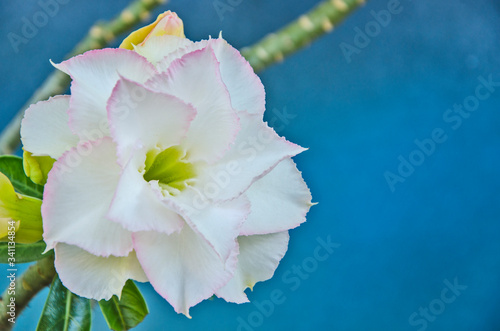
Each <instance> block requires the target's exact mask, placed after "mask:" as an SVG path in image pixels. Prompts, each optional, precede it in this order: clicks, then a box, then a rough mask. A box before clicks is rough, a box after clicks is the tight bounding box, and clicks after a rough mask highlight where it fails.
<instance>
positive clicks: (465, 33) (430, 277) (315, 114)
mask: <svg viewBox="0 0 500 331" xmlns="http://www.w3.org/2000/svg"><path fill="white" fill-rule="evenodd" d="M127 3H128V0H115V1H107V2H103V1H97V0H87V1H76V0H73V1H69V3H68V4H65V5H61V8H60V10H59V13H58V14H57V15H56V16H54V17H53V18H50V20H49V22H48V24H47V25H46V26H44V27H43V28H41V29H40V31H39V32H38V34H37V35H36V36H35V37H34V38H32V39H31V40H29V42H28V43H27V44H26V45H24V44H22V45H20V47H19V52H18V53H15V52H14V50H13V48H12V47H11V45H10V43H9V40H8V38H7V34H8V33H9V32H14V33H17V34H21V32H20V31H21V27H22V24H23V23H22V21H21V19H22V17H23V16H26V17H28V18H30V17H32V16H33V15H34V14H35V13H36V12H38V11H40V6H39V5H38V4H37V1H35V0H25V1H22V2H21V1H14V0H3V1H2V2H1V4H0V55H1V60H2V64H1V69H0V70H1V72H0V86H1V88H0V100H1V103H0V109H1V118H0V127H4V126H5V125H6V124H7V122H8V121H9V120H10V118H11V117H12V116H13V115H14V114H15V112H16V111H17V109H18V108H19V107H21V106H22V105H23V103H24V102H25V101H26V100H27V98H28V97H29V96H30V95H31V94H32V93H33V91H34V90H35V88H36V87H37V86H39V85H40V84H41V82H42V81H43V79H44V78H45V77H46V76H47V75H48V74H49V72H50V71H51V70H52V67H51V66H50V64H49V61H48V60H49V59H52V60H54V61H55V62H58V61H61V60H62V59H63V57H64V55H65V54H66V53H67V52H68V51H69V50H70V49H71V48H72V47H73V46H74V45H75V43H76V42H77V41H79V40H80V39H81V38H82V37H83V35H84V34H85V33H86V31H87V30H88V28H89V26H91V24H93V23H94V22H95V21H96V20H98V19H109V18H111V17H113V16H114V15H115V14H116V13H118V12H119V11H120V9H121V8H123V7H124V6H125V5H126V4H127ZM315 3H317V1H316V0H293V1H292V0H289V1H264V0H243V1H242V2H241V4H240V5H238V6H236V7H235V8H234V10H233V11H232V12H226V13H225V14H224V16H223V19H222V20H221V19H220V17H219V16H218V14H217V12H216V10H215V9H214V7H213V3H212V1H180V0H172V1H171V2H170V4H168V5H166V6H163V8H161V9H158V10H157V11H155V13H153V14H154V15H156V14H158V13H159V12H160V11H163V10H165V9H171V10H174V11H176V12H177V13H178V14H179V16H180V17H181V18H182V19H183V20H184V23H185V27H186V35H187V36H188V37H190V38H191V39H193V40H200V39H206V38H207V37H208V35H212V36H217V35H218V33H219V31H220V30H222V31H223V34H224V37H225V38H226V39H227V40H228V41H229V42H231V43H232V44H233V45H234V46H235V47H237V48H241V47H243V46H247V45H250V44H252V43H253V42H256V41H257V40H259V39H260V38H261V37H262V36H264V35H265V34H266V33H269V32H271V31H274V30H276V29H278V28H280V27H281V26H283V25H284V24H286V23H288V22H290V21H291V20H293V19H295V18H296V17H298V16H299V15H300V14H301V13H303V12H305V11H307V10H309V9H310V8H312V7H313V6H314V4H315ZM387 3H388V1H387V0H372V1H369V2H368V3H367V5H366V6H365V7H364V8H362V9H361V10H359V11H357V12H356V13H355V14H354V15H352V16H351V17H349V18H348V20H347V21H346V22H345V23H344V24H342V25H341V26H338V27H336V29H335V31H334V32H333V33H332V34H330V35H328V36H325V37H323V38H322V39H320V40H319V41H317V42H316V43H314V44H313V45H312V46H311V47H309V48H307V49H305V50H303V51H301V52H300V53H298V54H296V55H294V56H292V57H290V58H288V59H287V60H286V61H285V62H284V63H282V64H278V65H275V66H273V67H271V68H269V69H268V70H266V71H264V72H262V73H261V74H260V76H261V78H262V81H263V83H264V85H265V87H266V92H267V105H268V106H267V108H268V112H267V115H266V116H267V120H269V121H270V120H272V119H273V118H274V117H275V116H276V111H273V109H276V110H277V111H280V112H282V111H283V110H284V109H286V111H287V112H288V113H289V114H291V115H295V116H296V117H294V118H293V119H290V120H289V122H288V123H282V122H279V121H277V122H275V123H277V124H276V128H277V129H279V133H280V134H281V135H284V136H286V137H287V138H288V139H289V140H291V141H294V142H296V143H299V144H301V145H302V146H306V147H309V148H310V150H309V151H307V152H305V153H303V154H301V155H300V156H298V157H296V158H295V160H296V162H297V163H298V166H299V169H301V170H302V171H303V176H304V178H305V179H306V181H307V183H308V184H309V186H310V188H311V191H312V193H313V197H314V200H315V201H318V202H319V205H317V206H315V207H313V208H312V210H311V212H310V213H309V216H308V221H307V223H305V224H303V225H302V226H301V227H299V228H298V229H295V230H293V231H291V242H290V247H289V250H288V253H287V255H286V256H285V258H284V259H283V261H282V263H281V264H280V266H279V268H278V270H277V272H276V274H275V276H274V278H273V279H272V280H270V281H267V282H265V283H259V284H257V285H256V286H255V288H254V291H253V292H250V293H249V297H250V299H251V300H252V301H254V302H259V303H261V302H263V301H264V300H269V299H270V297H271V293H273V291H274V290H277V291H281V292H282V293H283V296H284V297H285V298H286V299H285V300H284V302H283V303H281V304H279V305H275V307H274V308H273V312H272V313H271V314H267V315H268V316H264V315H263V314H261V313H259V311H258V310H257V308H256V306H255V305H254V304H252V303H250V304H244V305H236V304H229V303H225V302H224V301H223V300H219V299H216V300H214V301H205V302H203V303H201V304H199V305H197V306H196V307H194V308H193V309H192V310H191V315H192V316H193V319H192V320H189V319H187V318H185V317H184V316H183V315H177V314H176V313H175V312H174V311H173V309H172V308H171V306H170V305H169V304H168V303H167V302H166V301H164V300H163V299H162V298H161V297H159V296H158V295H157V294H156V293H155V292H154V291H153V290H152V288H151V287H150V286H149V285H141V289H142V290H143V293H144V294H145V296H146V299H147V301H148V304H149V307H150V311H151V314H150V315H149V316H148V317H147V318H146V320H145V322H144V323H142V324H141V325H140V326H139V327H137V328H136V329H137V330H167V329H168V330H236V329H237V328H238V327H239V326H240V330H250V329H255V330H419V329H421V330H424V329H428V330H500V314H499V308H500V281H499V280H500V278H499V276H500V262H499V261H500V256H499V253H500V240H499V239H500V222H499V214H500V213H499V211H500V210H499V209H500V208H499V206H500V192H499V186H500V177H499V170H498V169H499V168H500V157H499V149H500V133H499V132H500V131H499V127H500V115H499V105H500V87H497V91H495V92H494V93H493V94H492V95H491V96H490V97H489V98H487V99H486V100H484V101H480V104H479V107H478V109H477V110H476V111H474V112H471V113H470V116H469V117H468V118H466V119H463V121H462V125H461V126H460V127H459V128H457V129H453V128H452V124H453V123H447V122H445V121H444V120H443V115H444V114H445V112H446V111H447V110H448V109H450V108H451V107H453V105H454V104H461V103H462V102H463V101H464V99H465V98H467V97H468V96H471V95H474V93H475V89H476V87H477V86H478V85H479V81H478V79H477V78H478V77H479V76H481V75H482V76H483V77H486V78H487V77H488V76H489V75H492V79H493V80H494V81H497V82H498V81H500V60H499V55H500V43H499V42H498V40H499V37H500V36H499V32H500V19H499V18H500V17H499V16H500V15H499V14H500V5H499V3H498V1H495V0H476V1H474V0H462V1H458V0H455V1H452V0H443V1H432V0H421V1H409V0H401V6H402V8H403V10H402V12H401V13H399V14H397V15H393V16H392V20H391V22H390V24H389V25H388V26H387V27H384V28H382V29H381V31H380V33H379V34H378V35H376V36H374V37H372V38H370V43H369V45H367V46H366V47H364V48H363V49H361V50H360V52H359V54H353V55H352V57H351V62H350V63H348V62H347V61H346V58H345V57H344V54H343V52H342V50H341V48H340V44H341V43H343V42H344V43H349V44H351V45H352V44H353V40H354V38H355V35H356V32H355V31H354V28H356V27H358V28H360V29H362V30H363V29H364V28H365V25H366V24H367V23H368V22H370V21H373V17H372V16H371V15H370V11H371V10H375V11H379V10H382V9H386V8H387ZM278 124H280V125H278ZM281 124H285V125H281ZM436 128H441V129H442V130H443V131H444V132H445V134H446V137H447V139H446V141H445V142H443V143H440V144H436V149H435V151H434V152H433V153H430V155H428V156H427V155H426V156H425V160H424V161H423V163H422V164H421V165H419V166H415V168H414V171H413V173H412V174H411V175H410V176H408V177H407V178H404V182H399V183H396V184H395V186H394V188H395V190H394V192H391V189H390V186H389V185H388V182H387V181H386V179H385V177H384V173H385V172H386V171H390V172H392V173H394V174H398V165H399V163H400V161H399V160H398V157H399V156H400V155H401V156H402V157H403V158H405V159H406V160H408V157H409V155H410V153H412V152H413V151H414V150H416V149H417V146H416V144H415V142H414V141H415V139H418V140H421V141H422V140H424V139H426V138H430V137H431V135H432V131H433V130H434V129H436ZM318 237H319V238H322V239H323V240H327V239H328V237H330V239H331V240H332V241H333V242H335V243H338V244H340V246H339V247H337V248H335V250H334V252H333V253H332V254H331V255H330V256H329V257H328V259H327V260H325V261H319V262H318V261H317V264H316V265H314V261H313V256H314V254H313V252H314V250H315V249H316V247H318V242H317V238H318ZM303 263H304V264H305V267H306V269H307V270H308V271H309V272H305V273H304V275H303V279H300V278H295V280H294V283H293V284H291V283H290V278H286V277H287V275H288V277H290V272H293V270H294V269H293V266H294V265H299V266H300V265H302V264H303ZM2 268H3V267H2ZM2 274H5V275H6V274H7V273H6V271H5V272H2ZM284 277H285V278H284ZM295 277H296V276H295ZM455 278H456V279H457V280H456V281H457V282H458V283H459V284H460V285H463V286H467V288H466V289H462V290H461V291H460V295H459V296H457V297H456V298H455V300H454V301H453V302H450V303H446V304H444V311H439V310H442V308H443V307H442V306H440V302H442V301H440V298H441V292H442V290H443V289H444V288H446V285H445V282H446V280H449V281H450V282H451V283H453V282H454V280H455ZM297 280H298V281H297ZM6 283H7V281H6V279H5V277H3V276H1V277H0V285H1V286H2V287H5V285H6ZM292 288H293V289H295V290H292ZM46 294H47V290H45V291H43V292H42V293H40V294H39V295H38V296H37V297H36V299H35V300H34V301H33V302H32V304H31V305H30V307H29V309H27V310H26V311H25V312H23V314H22V315H20V317H19V318H18V320H17V323H16V326H17V330H34V329H35V326H36V323H37V321H38V316H39V314H40V311H41V308H42V305H43V303H44V301H45V297H46ZM446 295H447V296H451V295H452V294H451V292H449V293H447V294H446ZM430 304H431V305H434V306H432V307H431V309H434V313H436V314H437V312H438V313H439V314H437V316H435V319H433V321H432V322H430V321H429V322H427V325H426V327H425V328H424V327H423V324H418V325H411V324H410V321H409V317H410V315H412V314H413V313H414V312H417V313H418V311H419V308H420V307H429V305H430ZM436 310H437V312H436ZM431 312H432V310H431ZM242 320H243V321H246V322H245V323H251V324H248V325H249V326H250V327H243V326H241V325H242V322H241V321H242ZM418 320H420V321H423V320H422V317H420V316H419V317H416V318H415V322H417V321H418ZM240 323H241V325H240ZM252 325H253V326H252ZM106 329H107V327H106V324H105V322H104V319H103V317H102V316H101V314H100V312H99V310H98V308H97V307H96V309H95V310H94V320H93V330H106Z"/></svg>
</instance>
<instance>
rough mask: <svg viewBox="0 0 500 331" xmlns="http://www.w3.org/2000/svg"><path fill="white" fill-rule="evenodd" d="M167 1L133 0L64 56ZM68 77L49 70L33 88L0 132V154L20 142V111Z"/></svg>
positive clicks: (97, 43)
mask: <svg viewBox="0 0 500 331" xmlns="http://www.w3.org/2000/svg"><path fill="white" fill-rule="evenodd" d="M166 2H167V0H135V1H133V2H132V3H131V4H130V5H128V6H127V7H126V8H125V9H124V10H123V11H122V12H121V13H120V14H119V15H118V16H117V17H115V18H114V19H112V20H111V21H109V22H97V23H96V24H95V25H94V26H92V27H91V28H90V30H89V32H88V33H87V35H86V36H85V37H84V38H83V39H82V40H81V41H80V42H79V43H78V44H77V45H76V46H75V48H74V49H73V50H72V51H71V52H70V53H69V54H68V55H67V56H66V57H65V58H67V59H68V58H70V57H73V56H75V55H78V54H82V53H85V52H86V51H89V50H92V49H97V48H103V47H104V46H106V45H107V44H108V43H110V42H111V41H113V40H114V39H115V38H116V36H118V35H120V34H122V33H124V32H126V31H128V30H130V29H131V28H132V27H133V26H135V25H136V24H137V23H139V22H141V21H144V20H146V19H148V18H149V13H150V11H151V10H153V9H154V8H155V7H157V6H159V5H160V4H164V3H166ZM70 82H71V78H70V77H69V76H68V75H66V74H64V73H63V72H61V71H59V70H55V71H53V72H52V73H51V74H50V76H49V77H47V79H46V80H45V81H44V82H43V83H42V85H41V87H40V88H39V89H37V90H36V91H35V93H34V94H33V95H32V96H31V98H30V99H29V100H28V101H27V102H26V103H25V104H24V105H23V107H22V108H21V109H20V110H19V111H18V112H17V114H16V115H15V117H14V118H13V119H12V120H11V121H10V123H9V124H8V125H7V127H6V128H5V129H4V130H3V131H2V134H1V135H0V155H2V154H12V153H13V152H14V151H15V150H16V149H17V148H18V147H19V145H20V144H21V136H20V132H19V130H20V128H21V121H22V119H23V117H24V111H25V110H26V109H27V108H28V107H29V106H30V105H32V104H34V103H36V102H38V101H41V100H47V99H48V98H50V97H51V96H54V95H57V94H62V93H64V91H66V89H67V88H68V86H69V84H70Z"/></svg>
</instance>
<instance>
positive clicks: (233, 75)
mask: <svg viewBox="0 0 500 331" xmlns="http://www.w3.org/2000/svg"><path fill="white" fill-rule="evenodd" d="M206 47H210V48H212V49H213V50H214V53H215V56H216V58H217V61H219V63H220V73H221V77H222V81H223V82H224V84H225V85H226V87H227V89H228V91H229V94H230V96H231V103H232V105H233V107H234V109H236V110H238V111H246V112H248V113H251V114H260V115H262V114H263V113H264V110H265V107H266V94H265V91H264V85H262V82H261V81H260V79H259V77H258V76H257V75H256V74H255V72H254V71H253V69H252V67H251V66H250V64H249V63H248V61H247V60H246V59H245V58H244V57H243V56H242V55H241V54H240V52H239V51H238V50H237V49H235V48H234V47H232V46H231V45H229V44H228V43H227V42H226V41H225V40H224V39H222V38H218V39H210V40H202V41H199V42H196V43H194V44H191V45H187V46H185V47H182V48H179V49H177V50H176V51H175V52H172V53H170V54H169V55H168V56H167V57H165V58H164V59H162V60H161V61H159V62H158V64H157V68H158V70H159V71H166V70H167V69H168V68H169V66H170V65H171V64H172V62H173V61H174V60H175V59H177V58H180V57H182V56H183V55H184V54H187V53H190V52H193V51H196V50H200V49H204V48H206Z"/></svg>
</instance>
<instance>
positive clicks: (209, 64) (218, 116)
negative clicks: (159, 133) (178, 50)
mask: <svg viewBox="0 0 500 331" xmlns="http://www.w3.org/2000/svg"><path fill="white" fill-rule="evenodd" d="M146 85H147V86H149V87H152V88H154V89H157V90H159V91H161V92H165V93H167V94H171V95H175V96H176V97H179V98H181V99H182V100H184V101H185V102H188V103H190V104H192V105H193V106H194V107H195V108H196V110H197V112H198V114H197V116H196V118H195V119H194V120H193V121H192V122H191V127H190V129H189V132H188V134H187V137H186V140H185V141H184V143H183V146H184V147H185V148H186V149H187V150H188V151H189V154H190V160H191V161H198V160H203V161H206V162H209V163H210V162H214V161H215V160H217V159H219V158H221V157H222V156H223V155H224V153H225V152H226V151H227V149H228V148H229V146H230V144H231V143H233V142H234V139H235V137H236V134H237V133H238V131H239V124H238V117H237V115H236V113H235V111H234V109H233V108H232V106H231V100H230V98H229V93H228V92H227V90H226V87H225V86H224V83H223V82H222V80H221V78H220V72H219V63H218V62H217V59H216V58H215V55H214V53H213V50H212V49H209V48H207V49H205V50H199V51H195V52H191V53H189V54H186V55H185V56H183V57H182V58H181V59H178V60H176V61H174V62H173V63H172V65H171V66H170V68H169V70H168V71H167V72H166V73H163V74H160V75H157V76H155V77H154V78H152V79H151V80H150V81H148V82H147V83H146Z"/></svg>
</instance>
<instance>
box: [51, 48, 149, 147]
mask: <svg viewBox="0 0 500 331" xmlns="http://www.w3.org/2000/svg"><path fill="white" fill-rule="evenodd" d="M54 66H55V67H56V68H57V69H59V70H61V71H63V72H65V73H67V74H68V75H70V76H71V78H72V79H73V82H72V84H71V101H70V107H69V117H70V127H71V129H72V130H73V132H74V133H76V134H78V135H79V137H80V138H81V139H82V140H84V141H88V140H97V139H99V138H102V137H104V136H106V135H107V134H108V127H107V115H106V104H107V101H108V99H109V96H110V95H111V91H112V90H113V87H114V86H115V84H116V82H117V81H118V79H119V78H120V76H121V77H125V78H128V79H131V80H133V81H136V82H139V83H143V82H145V81H146V80H148V79H149V78H150V77H151V76H153V75H154V74H155V73H156V70H155V68H154V66H153V65H152V64H151V63H149V62H148V61H147V60H146V59H145V58H144V57H142V56H140V55H139V54H137V53H136V52H134V51H130V50H127V49H101V50H93V51H89V52H86V53H85V54H83V55H78V56H75V57H72V58H71V59H69V60H67V61H64V62H62V63H60V64H56V65H54Z"/></svg>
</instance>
